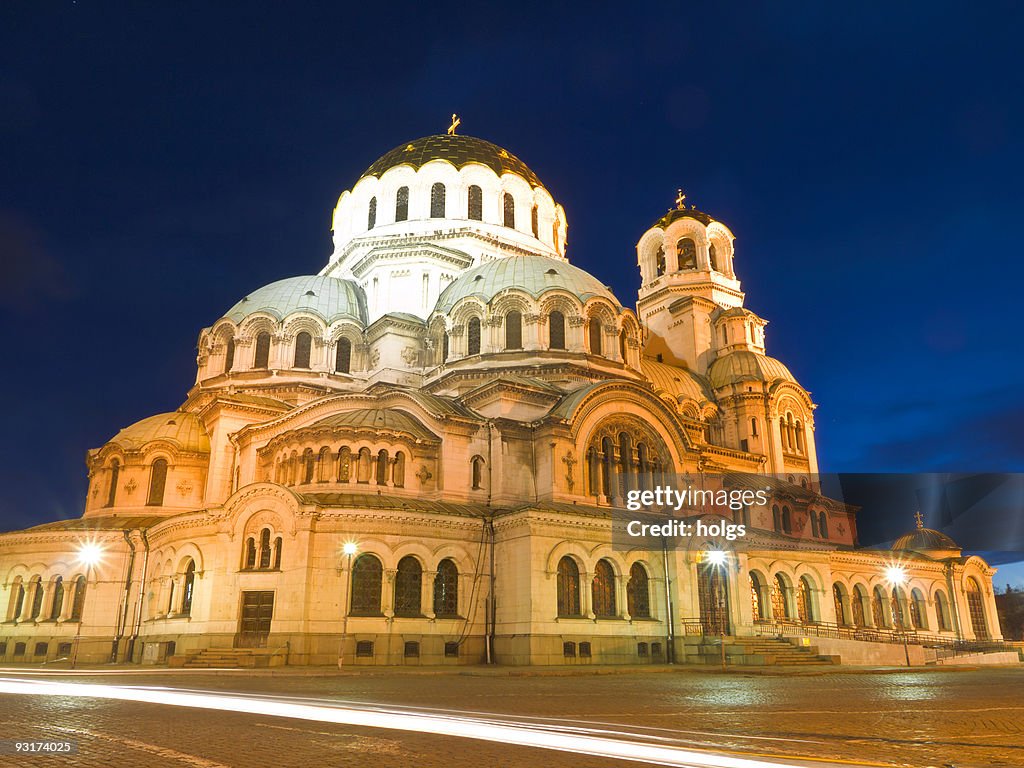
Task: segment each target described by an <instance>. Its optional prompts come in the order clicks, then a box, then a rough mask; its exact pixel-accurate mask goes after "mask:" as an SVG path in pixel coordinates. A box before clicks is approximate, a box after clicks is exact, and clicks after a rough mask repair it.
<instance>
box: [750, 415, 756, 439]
mask: <svg viewBox="0 0 1024 768" xmlns="http://www.w3.org/2000/svg"><path fill="white" fill-rule="evenodd" d="M750 436H751V437H757V417H756V416H755V417H754V418H752V419H751V420H750Z"/></svg>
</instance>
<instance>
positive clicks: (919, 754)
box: [0, 668, 1024, 768]
mask: <svg viewBox="0 0 1024 768" xmlns="http://www.w3.org/2000/svg"><path fill="white" fill-rule="evenodd" d="M594 672H596V670H595V671H594ZM0 678H2V679H3V680H4V681H12V680H22V681H24V680H27V679H31V680H39V679H45V680H47V681H49V682H75V683H101V684H103V685H107V686H119V687H124V686H147V687H153V686H157V687H161V688H171V689H188V690H195V691H214V692H221V693H227V692H231V693H241V694H245V695H246V696H247V697H249V698H252V699H253V700H259V701H264V700H266V697H286V698H282V699H281V700H282V701H300V702H316V703H320V704H323V703H330V704H332V705H337V704H340V703H346V704H347V705H349V706H351V707H354V708H355V709H356V710H360V711H362V710H366V711H370V712H381V711H395V710H401V711H406V709H405V708H409V709H408V711H411V712H416V713H422V712H424V711H428V710H429V712H430V713H431V714H437V713H439V712H440V711H441V710H444V711H445V712H444V714H448V715H451V714H453V713H452V711H456V712H458V713H461V714H462V715H466V716H468V717H469V718H470V720H469V721H467V722H475V721H476V720H486V721H488V722H501V723H513V724H516V725H524V724H525V725H529V726H538V725H543V726H545V727H552V728H553V730H554V731H555V732H558V733H579V732H580V729H581V728H598V729H599V730H600V731H601V732H602V735H603V736H607V737H610V738H611V737H619V738H628V739H631V740H635V741H636V742H637V743H657V744H661V745H665V746H673V747H681V748H686V749H699V750H709V751H710V752H711V753H713V754H714V753H726V754H735V753H744V754H746V755H748V756H751V757H755V758H759V759H769V758H770V757H772V756H776V757H780V758H794V759H793V760H792V762H791V764H801V765H803V764H807V763H804V762H799V761H798V760H797V758H817V759H819V760H822V759H823V760H825V761H831V760H835V761H847V762H854V763H856V764H858V765H865V764H866V765H870V764H881V765H893V766H914V768H923V767H924V766H936V767H942V766H955V767H956V768H973V767H975V766H1021V765H1024V670H1020V669H1006V668H1001V669H979V670H957V671H939V670H907V671H895V670H885V671H842V670H839V671H827V672H815V673H804V674H801V673H798V672H795V671H794V672H793V673H792V674H789V673H781V674H780V673H775V674H757V673H753V672H751V673H747V672H729V673H727V674H721V673H718V672H711V671H694V670H671V671H654V670H651V671H644V672H621V671H616V673H614V674H597V673H590V674H585V675H581V674H546V673H541V674H537V673H534V672H532V671H518V670H513V671H510V670H495V671H491V670H484V669H481V670H476V669H473V670H467V671H463V672H461V673H458V672H447V671H446V672H432V671H428V670H424V671H421V672H419V673H403V672H398V671H395V672H391V671H385V672H375V673H370V674H337V673H331V672H328V671H324V672H323V673H321V674H317V673H316V672H315V671H310V670H303V671H302V672H296V673H293V672H291V671H285V672H284V673H278V674H253V673H241V674H239V673H230V674H228V673H224V674H212V673H187V672H176V671H175V672H167V671H161V672H154V673H149V674H139V673H135V672H129V673H125V674H100V673H96V674H93V673H90V672H83V673H80V674H76V675H74V676H72V675H70V674H63V673H51V674H48V675H46V676H45V677H42V676H38V675H35V674H33V675H31V676H30V675H28V674H21V673H15V672H12V671H10V670H5V671H3V672H0ZM275 701H276V699H275ZM0 712H2V713H3V716H2V717H0V723H2V725H0V739H32V740H37V739H58V740H65V739H66V740H73V741H76V742H77V744H78V753H77V754H75V755H67V756H39V757H34V758H28V759H26V758H24V757H23V756H20V755H0V765H11V766H14V765H18V766H25V765H45V766H97V767H99V766H103V767H104V768H106V767H108V766H132V767H133V768H134V767H135V766H139V767H148V766H191V767H192V768H262V767H263V766H309V768H313V767H314V766H316V767H317V768H319V767H320V766H324V767H330V766H373V767H375V768H376V767H378V766H379V767H380V768H392V767H394V768H400V767H401V768H407V767H413V768H432V767H434V766H437V767H439V768H440V767H443V768H459V766H521V765H526V766H531V768H542V767H545V766H552V768H554V767H557V766H574V767H579V768H590V767H591V766H595V767H596V766H612V765H617V766H630V765H639V763H636V762H631V761H627V760H612V759H609V758H606V757H595V756H588V755H580V754H574V753H571V752H565V751H554V750H550V749H537V748H533V747H527V746H509V745H506V744H501V743H495V742H488V741H482V740H478V739H472V738H460V737H456V736H440V735H435V734H431V733H416V732H409V731H405V732H403V731H395V730H391V729H386V728H374V727H362V726H351V725H339V724H336V723H327V722H311V721H308V720H299V719H294V718H289V717H277V716H271V715H267V714H249V713H240V712H230V711H218V710H214V711H210V710H203V709H195V708H190V707H181V706H167V705H164V704H154V703H138V702H133V701H122V700H116V699H113V700H112V699H100V698H83V697H78V696H65V695H48V696H42V695H17V694H3V695H0ZM784 764H785V763H784Z"/></svg>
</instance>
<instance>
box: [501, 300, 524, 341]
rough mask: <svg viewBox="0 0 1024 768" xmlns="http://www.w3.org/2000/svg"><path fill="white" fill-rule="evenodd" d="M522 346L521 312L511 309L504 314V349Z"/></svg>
mask: <svg viewBox="0 0 1024 768" xmlns="http://www.w3.org/2000/svg"><path fill="white" fill-rule="evenodd" d="M522 348H523V313H522V312H519V311H517V310H514V309H513V310H512V311H511V312H509V313H507V314H506V315H505V349H522Z"/></svg>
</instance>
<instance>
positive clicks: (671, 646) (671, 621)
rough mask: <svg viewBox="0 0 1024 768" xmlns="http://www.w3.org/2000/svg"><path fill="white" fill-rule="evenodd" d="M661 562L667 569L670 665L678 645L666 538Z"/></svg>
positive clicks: (667, 621) (668, 658) (662, 545)
mask: <svg viewBox="0 0 1024 768" xmlns="http://www.w3.org/2000/svg"><path fill="white" fill-rule="evenodd" d="M661 562H662V565H663V566H664V567H665V618H666V622H665V623H666V626H667V627H668V639H667V642H668V647H666V648H665V660H666V661H667V662H668V663H669V664H675V660H676V644H675V626H674V625H675V620H674V619H673V617H672V582H671V581H670V580H669V577H668V540H667V539H666V538H665V537H664V536H662V537H661Z"/></svg>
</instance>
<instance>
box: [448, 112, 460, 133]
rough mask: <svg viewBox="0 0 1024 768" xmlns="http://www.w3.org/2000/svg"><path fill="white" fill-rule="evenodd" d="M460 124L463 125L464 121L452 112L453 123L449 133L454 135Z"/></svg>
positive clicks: (449, 127)
mask: <svg viewBox="0 0 1024 768" xmlns="http://www.w3.org/2000/svg"><path fill="white" fill-rule="evenodd" d="M460 125H462V121H461V120H460V119H459V116H458V115H456V114H455V113H454V112H452V124H451V125H449V126H448V135H449V136H454V135H455V129H456V128H458V127H459V126H460Z"/></svg>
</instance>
